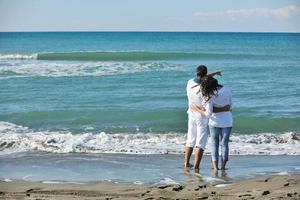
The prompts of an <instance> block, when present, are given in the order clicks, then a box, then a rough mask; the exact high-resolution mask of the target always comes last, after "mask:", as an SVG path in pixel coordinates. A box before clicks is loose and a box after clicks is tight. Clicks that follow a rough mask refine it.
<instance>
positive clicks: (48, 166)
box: [0, 153, 300, 184]
mask: <svg viewBox="0 0 300 200" xmlns="http://www.w3.org/2000/svg"><path fill="white" fill-rule="evenodd" d="M299 158H300V157H299V156H231V157H230V161H229V162H228V166H227V167H228V170H227V171H226V174H222V173H221V171H219V173H218V176H217V177H215V176H214V175H213V173H212V169H211V161H210V156H204V157H203V160H202V162H201V165H200V176H195V175H194V173H193V171H192V170H191V171H190V172H188V171H186V170H184V168H183V165H182V164H183V160H184V156H183V155H161V154H159V155H155V154H152V155H128V154H53V153H19V154H13V155H9V156H7V155H5V156H0V178H1V180H6V181H9V180H26V181H45V182H49V181H50V182H77V183H86V182H95V181H110V182H116V183H121V182H126V183H135V184H171V183H173V184H174V183H187V182H199V181H206V182H230V181H233V180H240V179H246V178H251V177H256V176H264V175H287V174H295V173H299V172H300V171H299V170H300V159H299Z"/></svg>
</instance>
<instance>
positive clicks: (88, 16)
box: [0, 0, 300, 32]
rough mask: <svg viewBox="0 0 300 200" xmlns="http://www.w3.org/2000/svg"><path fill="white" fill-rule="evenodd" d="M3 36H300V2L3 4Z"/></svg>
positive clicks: (26, 0)
mask: <svg viewBox="0 0 300 200" xmlns="http://www.w3.org/2000/svg"><path fill="white" fill-rule="evenodd" d="M0 31H247V32H266V31H267V32H300V0H207V1H202V0H0Z"/></svg>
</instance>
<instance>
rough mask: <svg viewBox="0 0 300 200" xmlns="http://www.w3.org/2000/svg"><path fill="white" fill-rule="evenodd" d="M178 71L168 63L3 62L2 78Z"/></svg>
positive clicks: (0, 75) (1, 67)
mask: <svg viewBox="0 0 300 200" xmlns="http://www.w3.org/2000/svg"><path fill="white" fill-rule="evenodd" d="M178 69H179V65H178V64H171V63H167V62H83V61H80V62H73V61H37V60H33V61H2V62H1V63H0V78H1V79H9V78H20V77H37V76H38V77H64V76H105V75H115V74H130V73H138V72H144V71H172V70H178Z"/></svg>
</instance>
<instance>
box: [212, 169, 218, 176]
mask: <svg viewBox="0 0 300 200" xmlns="http://www.w3.org/2000/svg"><path fill="white" fill-rule="evenodd" d="M213 175H214V176H215V177H217V176H218V169H214V170H213Z"/></svg>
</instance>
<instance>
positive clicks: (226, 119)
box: [209, 86, 233, 128]
mask: <svg viewBox="0 0 300 200" xmlns="http://www.w3.org/2000/svg"><path fill="white" fill-rule="evenodd" d="M211 100H212V104H213V107H217V108H220V107H224V106H226V105H230V109H232V94H231V91H230V89H229V88H228V87H226V86H223V87H222V88H220V89H218V93H217V94H215V95H214V96H213V97H212V99H211ZM232 121H233V120H232V113H231V111H228V112H219V113H212V115H211V116H210V119H209V125H210V126H214V127H220V128H225V127H232Z"/></svg>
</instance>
